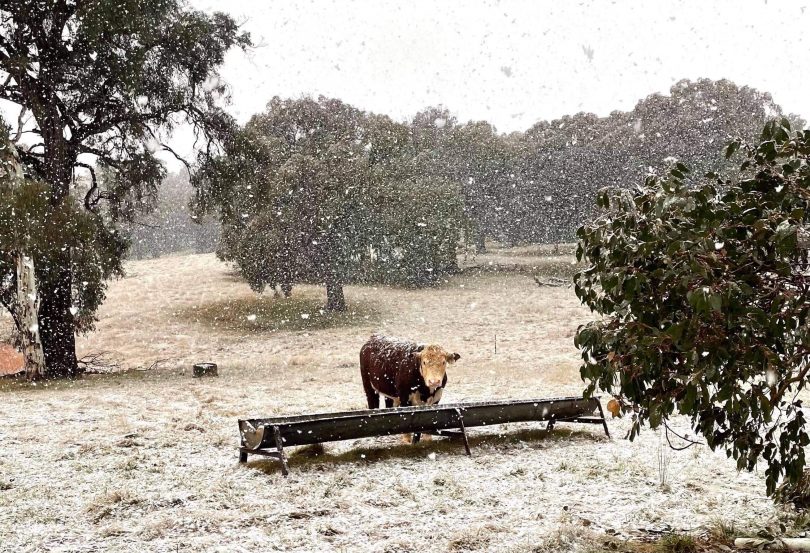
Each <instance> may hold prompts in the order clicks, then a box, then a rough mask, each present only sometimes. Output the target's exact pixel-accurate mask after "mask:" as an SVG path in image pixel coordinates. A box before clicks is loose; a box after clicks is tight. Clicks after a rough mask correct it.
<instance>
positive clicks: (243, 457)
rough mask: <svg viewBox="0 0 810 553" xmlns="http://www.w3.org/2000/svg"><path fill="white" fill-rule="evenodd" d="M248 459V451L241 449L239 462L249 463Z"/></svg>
mask: <svg viewBox="0 0 810 553" xmlns="http://www.w3.org/2000/svg"><path fill="white" fill-rule="evenodd" d="M247 459H248V454H247V451H244V450H242V449H240V450H239V462H240V463H247Z"/></svg>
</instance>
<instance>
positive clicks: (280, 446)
mask: <svg viewBox="0 0 810 553" xmlns="http://www.w3.org/2000/svg"><path fill="white" fill-rule="evenodd" d="M273 438H274V439H275V441H276V449H277V450H278V460H279V461H281V474H283V475H284V476H287V475H288V474H290V470H289V468H288V467H287V458H286V457H285V456H284V443H283V441H282V439H281V430H279V428H278V426H274V427H273Z"/></svg>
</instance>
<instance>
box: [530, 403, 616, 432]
mask: <svg viewBox="0 0 810 553" xmlns="http://www.w3.org/2000/svg"><path fill="white" fill-rule="evenodd" d="M596 407H597V408H598V409H599V416H598V417H597V416H593V415H589V416H581V417H568V418H564V419H556V418H554V417H551V418H550V419H549V420H548V424H546V432H547V433H550V432H551V431H552V430H554V425H555V424H556V423H558V422H576V423H581V424H601V425H602V429H604V431H605V436H607V437H608V439H610V430H608V425H607V419H605V412H604V410H602V403H601V402H600V401H599V400H597V401H596Z"/></svg>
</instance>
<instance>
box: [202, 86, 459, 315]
mask: <svg viewBox="0 0 810 553" xmlns="http://www.w3.org/2000/svg"><path fill="white" fill-rule="evenodd" d="M416 143H417V140H416V139H415V138H413V137H412V135H411V134H410V132H409V129H408V127H407V126H404V125H402V124H399V123H395V122H393V121H391V120H390V119H388V118H386V117H381V116H375V115H372V114H366V113H364V112H361V111H360V110H358V109H356V108H354V107H352V106H350V105H348V104H344V103H342V102H340V101H339V100H334V99H329V98H324V97H321V98H318V99H317V100H314V99H310V98H303V99H298V100H282V99H280V98H274V99H273V100H272V101H271V102H270V103H269V104H268V107H267V110H266V111H265V112H264V113H262V114H259V115H256V116H254V117H253V118H251V120H250V121H249V122H248V123H247V124H246V125H245V127H244V128H243V129H242V130H241V132H240V133H238V134H237V135H235V136H234V137H233V138H232V139H231V140H230V141H229V142H228V143H227V145H226V148H225V155H223V156H221V157H219V158H217V159H214V160H212V161H211V162H210V163H208V164H207V165H205V166H203V167H202V168H201V170H200V171H199V172H198V173H197V174H196V176H195V181H194V184H195V186H196V189H197V196H196V205H197V208H198V210H199V212H200V213H204V212H208V211H212V210H213V211H217V212H218V214H219V216H220V220H221V222H222V225H223V240H222V244H221V247H220V250H219V253H220V256H221V257H222V258H223V259H225V260H229V261H234V262H235V263H236V264H237V266H238V267H239V269H240V271H241V273H242V275H243V276H244V277H245V278H246V280H247V281H248V282H249V283H250V284H251V286H252V287H253V288H254V289H255V290H257V291H261V290H263V289H264V288H265V286H267V285H270V286H275V285H277V284H292V283H302V282H311V283H322V284H325V285H326V288H327V308H328V309H332V310H342V309H345V301H344V299H343V288H342V287H343V284H345V283H347V282H357V281H374V282H403V283H410V284H423V283H426V282H431V281H434V280H435V279H437V278H440V277H441V276H442V275H443V274H446V273H448V272H452V271H454V270H455V268H456V260H455V255H456V243H457V241H458V227H459V226H460V213H457V212H456V211H457V210H455V205H456V203H457V202H456V200H455V198H457V196H458V195H457V194H453V193H451V192H450V191H448V190H447V187H448V184H447V183H444V182H442V181H441V178H439V177H425V176H424V175H423V174H422V172H421V171H420V169H419V168H420V167H421V165H420V163H422V162H421V161H420V160H419V155H418V154H419V152H427V151H432V150H420V149H419V148H418V147H417V146H416V145H415V144H416Z"/></svg>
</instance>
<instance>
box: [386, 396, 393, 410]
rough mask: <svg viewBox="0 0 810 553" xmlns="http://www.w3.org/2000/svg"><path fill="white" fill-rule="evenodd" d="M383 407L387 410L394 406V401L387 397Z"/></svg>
mask: <svg viewBox="0 0 810 553" xmlns="http://www.w3.org/2000/svg"><path fill="white" fill-rule="evenodd" d="M385 406H386V407H388V408H389V409H390V408H391V407H393V406H394V399H393V398H390V397H388V396H386V397H385Z"/></svg>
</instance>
